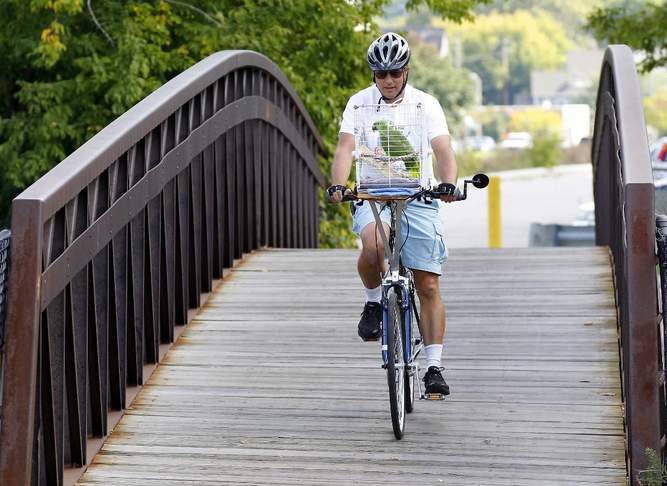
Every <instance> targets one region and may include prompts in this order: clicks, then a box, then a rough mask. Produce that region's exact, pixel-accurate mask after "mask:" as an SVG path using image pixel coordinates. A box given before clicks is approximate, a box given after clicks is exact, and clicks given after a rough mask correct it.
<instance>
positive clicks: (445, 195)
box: [436, 182, 461, 203]
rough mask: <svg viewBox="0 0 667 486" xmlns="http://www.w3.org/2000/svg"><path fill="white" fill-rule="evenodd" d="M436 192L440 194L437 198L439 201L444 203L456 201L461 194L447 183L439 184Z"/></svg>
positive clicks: (452, 185)
mask: <svg viewBox="0 0 667 486" xmlns="http://www.w3.org/2000/svg"><path fill="white" fill-rule="evenodd" d="M436 191H437V192H439V193H441V195H440V197H439V198H440V200H441V201H443V202H446V203H450V202H454V201H458V200H459V198H460V196H461V192H460V191H459V190H458V188H457V187H456V186H455V185H454V184H450V183H449V182H441V183H440V184H438V187H437V189H436Z"/></svg>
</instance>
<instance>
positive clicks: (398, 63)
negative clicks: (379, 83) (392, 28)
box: [367, 32, 410, 71]
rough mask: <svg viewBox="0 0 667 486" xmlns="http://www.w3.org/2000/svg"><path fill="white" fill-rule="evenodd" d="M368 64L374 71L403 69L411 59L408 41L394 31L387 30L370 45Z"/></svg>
mask: <svg viewBox="0 0 667 486" xmlns="http://www.w3.org/2000/svg"><path fill="white" fill-rule="evenodd" d="M367 61H368V65H369V66H370V68H371V70H373V71H391V70H392V69H401V68H403V67H404V66H406V65H407V64H408V62H409V61H410V47H409V46H408V41H406V40H405V39H404V38H403V37H402V36H400V35H398V34H395V33H394V32H387V33H386V34H382V35H381V36H380V37H378V38H377V39H375V40H374V41H373V42H372V43H371V45H370V46H369V47H368V58H367Z"/></svg>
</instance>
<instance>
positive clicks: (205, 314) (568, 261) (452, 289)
mask: <svg viewBox="0 0 667 486" xmlns="http://www.w3.org/2000/svg"><path fill="white" fill-rule="evenodd" d="M355 259H356V252H355V251H342V250H332V251H327V250H319V251H318V250H315V251H311V250H267V251H261V252H258V253H255V254H253V255H251V256H250V257H248V258H247V259H246V261H245V262H244V263H242V264H241V265H240V266H239V267H238V268H236V269H234V271H233V272H232V273H231V275H230V276H229V277H228V278H226V279H225V280H224V281H223V283H222V284H221V285H220V286H219V287H218V289H217V290H216V292H215V293H214V294H213V295H212V296H211V298H210V299H209V301H208V303H207V305H206V306H205V307H204V308H203V309H202V310H201V311H200V313H199V314H198V316H197V318H196V319H195V320H194V321H193V322H192V323H191V324H190V325H189V326H188V327H187V329H186V330H185V331H184V332H183V334H182V335H181V337H180V339H179V340H178V342H177V343H176V344H175V346H174V348H173V349H172V350H171V351H170V352H169V353H168V354H167V356H166V358H165V359H164V361H163V363H162V364H161V365H160V366H159V367H158V368H157V370H156V371H155V373H154V374H153V375H152V377H151V379H150V381H149V383H148V384H147V385H146V386H145V387H144V388H143V389H142V391H141V392H140V393H139V395H138V396H137V398H136V399H135V401H134V403H133V404H132V406H131V408H130V409H129V410H128V412H127V414H126V415H125V416H124V417H123V419H122V420H121V422H120V423H119V424H118V425H117V426H116V428H115V429H114V431H113V433H112V435H111V436H110V438H109V439H108V440H107V442H106V444H105V445H104V446H103V448H102V450H101V451H100V453H99V454H98V455H97V456H96V458H95V459H94V461H92V464H91V466H90V467H89V468H88V470H87V471H86V473H85V474H84V476H83V477H82V478H81V480H80V482H79V484H81V485H93V484H95V485H97V484H108V485H114V486H123V485H143V486H151V485H159V486H168V485H190V484H192V485H195V484H197V485H203V484H210V485H219V484H275V485H278V484H281V485H284V484H330V485H341V484H383V485H389V484H392V485H407V484H445V485H464V484H465V485H510V484H511V485H551V484H560V485H572V484H577V485H583V484H595V485H602V484H616V485H621V484H625V476H626V466H625V456H624V435H623V419H622V406H621V395H620V383H619V364H618V345H617V331H616V310H615V306H614V296H613V287H612V280H611V270H610V266H609V258H608V255H607V251H606V250H605V249H601V248H581V249H572V248H564V249H543V248H541V249H506V250H495V251H492V250H454V251H451V254H450V263H448V264H447V266H446V272H447V273H446V277H445V278H444V279H443V281H442V286H443V294H444V296H445V302H446V305H447V309H448V319H449V320H448V328H447V334H446V343H445V351H444V365H445V366H446V368H447V371H446V375H445V376H446V378H447V380H448V382H449V383H450V385H451V387H452V395H451V398H450V399H449V400H447V401H445V402H418V403H417V404H416V410H415V412H414V413H413V414H411V415H409V416H408V422H407V430H406V436H405V438H404V440H402V441H396V440H395V439H394V437H393V434H392V429H391V422H390V418H389V403H388V398H387V387H386V381H385V380H386V378H385V373H384V371H383V370H382V369H381V368H380V360H379V347H378V344H377V343H362V342H361V341H360V340H359V339H358V337H357V336H356V322H357V320H358V316H359V313H360V311H361V306H362V302H363V298H362V292H361V287H360V285H361V284H360V282H359V281H358V278H357V276H356V272H355V268H356V267H355ZM325 270H326V271H325Z"/></svg>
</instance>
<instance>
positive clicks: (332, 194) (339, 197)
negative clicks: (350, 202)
mask: <svg viewBox="0 0 667 486" xmlns="http://www.w3.org/2000/svg"><path fill="white" fill-rule="evenodd" d="M353 194H354V193H353V192H352V190H351V189H350V188H348V187H345V186H341V185H340V184H335V185H333V186H329V187H328V188H327V191H326V195H327V200H328V201H329V202H332V203H339V202H343V201H344V200H345V199H344V197H345V196H351V195H353Z"/></svg>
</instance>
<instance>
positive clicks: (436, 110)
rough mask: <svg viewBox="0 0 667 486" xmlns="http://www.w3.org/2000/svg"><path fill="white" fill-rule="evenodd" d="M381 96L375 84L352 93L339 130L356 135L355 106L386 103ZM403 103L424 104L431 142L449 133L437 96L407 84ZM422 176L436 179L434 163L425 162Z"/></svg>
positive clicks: (427, 134) (425, 125)
mask: <svg viewBox="0 0 667 486" xmlns="http://www.w3.org/2000/svg"><path fill="white" fill-rule="evenodd" d="M381 97H382V95H381V93H380V90H379V89H378V88H377V86H376V85H375V84H373V85H372V86H369V87H368V88H365V89H362V90H361V91H359V92H358V93H356V94H354V95H352V96H351V97H350V99H349V101H348V102H347V106H346V107H345V111H344V112H343V120H342V122H341V124H340V130H339V132H340V133H349V134H351V135H354V107H355V106H360V105H373V104H375V105H377V104H378V103H385V102H384V101H383V100H382V99H381ZM401 103H410V104H418V103H421V104H422V106H423V109H424V112H423V113H424V115H423V116H424V129H425V131H426V138H427V140H428V143H429V144H430V143H431V141H432V140H433V139H434V138H435V137H438V136H440V135H449V127H448V126H447V119H446V118H445V113H444V111H443V110H442V106H440V103H439V102H438V100H437V99H436V98H435V97H433V96H431V95H430V94H428V93H425V92H424V91H421V90H419V89H417V88H414V87H413V86H411V85H410V84H407V85H406V86H405V91H404V95H403V100H402V101H401ZM422 178H423V179H426V180H429V181H434V180H435V177H434V174H433V164H424V165H423V166H422Z"/></svg>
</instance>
